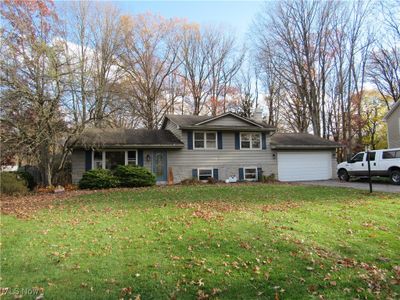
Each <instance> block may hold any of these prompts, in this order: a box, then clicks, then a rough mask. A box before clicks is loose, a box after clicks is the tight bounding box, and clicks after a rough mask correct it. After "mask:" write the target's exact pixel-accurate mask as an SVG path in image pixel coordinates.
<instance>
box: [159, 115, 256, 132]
mask: <svg viewBox="0 0 400 300" xmlns="http://www.w3.org/2000/svg"><path fill="white" fill-rule="evenodd" d="M204 125H206V126H232V127H233V128H234V127H235V126H240V127H243V126H254V125H252V124H249V123H248V122H245V121H243V120H240V119H238V118H235V117H232V116H226V117H223V118H219V119H216V120H214V121H210V122H207V123H204ZM167 129H168V128H167Z"/></svg>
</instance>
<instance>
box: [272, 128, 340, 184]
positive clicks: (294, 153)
mask: <svg viewBox="0 0 400 300" xmlns="http://www.w3.org/2000/svg"><path fill="white" fill-rule="evenodd" d="M338 147H340V145H339V144H337V143H335V142H332V141H329V140H325V139H322V138H320V137H317V136H314V135H310V134H298V133H296V134H275V135H273V136H272V138H271V148H272V150H274V152H275V156H276V157H277V163H278V180H280V181H285V182H290V181H307V180H328V179H331V178H332V177H333V176H335V173H336V155H335V153H336V148H338Z"/></svg>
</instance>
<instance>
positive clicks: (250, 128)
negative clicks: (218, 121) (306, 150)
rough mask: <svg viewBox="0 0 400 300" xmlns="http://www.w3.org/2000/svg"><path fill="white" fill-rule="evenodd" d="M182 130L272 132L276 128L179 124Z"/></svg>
mask: <svg viewBox="0 0 400 300" xmlns="http://www.w3.org/2000/svg"><path fill="white" fill-rule="evenodd" d="M179 129H183V130H200V131H201V130H220V131H248V132H274V131H276V128H272V127H271V128H266V127H226V126H206V125H203V126H199V125H196V126H179Z"/></svg>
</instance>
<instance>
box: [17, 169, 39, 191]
mask: <svg viewBox="0 0 400 300" xmlns="http://www.w3.org/2000/svg"><path fill="white" fill-rule="evenodd" d="M13 173H15V174H17V175H18V176H20V177H21V178H22V179H24V180H25V182H26V186H27V187H28V189H30V190H31V191H33V189H34V188H35V187H36V186H37V183H36V181H35V178H33V176H32V174H31V173H29V172H26V171H16V172H13Z"/></svg>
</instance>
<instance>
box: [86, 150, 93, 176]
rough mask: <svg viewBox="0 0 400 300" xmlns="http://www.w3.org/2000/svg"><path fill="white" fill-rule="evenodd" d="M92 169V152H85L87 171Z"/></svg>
mask: <svg viewBox="0 0 400 300" xmlns="http://www.w3.org/2000/svg"><path fill="white" fill-rule="evenodd" d="M91 169H92V150H86V151H85V171H89V170H91Z"/></svg>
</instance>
